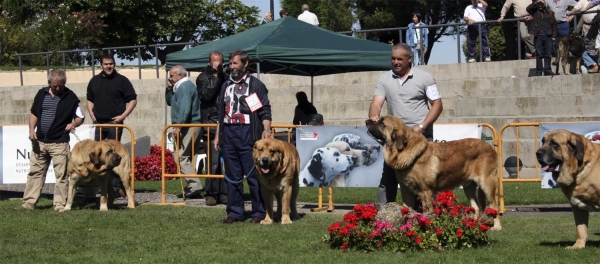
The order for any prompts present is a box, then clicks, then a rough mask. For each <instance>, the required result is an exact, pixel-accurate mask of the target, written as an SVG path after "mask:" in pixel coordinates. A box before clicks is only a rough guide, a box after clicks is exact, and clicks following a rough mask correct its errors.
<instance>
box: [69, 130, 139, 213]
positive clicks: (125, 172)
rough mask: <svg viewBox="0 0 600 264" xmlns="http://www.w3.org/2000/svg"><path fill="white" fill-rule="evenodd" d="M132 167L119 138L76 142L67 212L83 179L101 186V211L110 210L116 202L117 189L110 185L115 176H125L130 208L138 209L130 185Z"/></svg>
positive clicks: (123, 177) (123, 181)
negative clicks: (114, 201) (117, 139)
mask: <svg viewBox="0 0 600 264" xmlns="http://www.w3.org/2000/svg"><path fill="white" fill-rule="evenodd" d="M113 141H114V142H113ZM115 142H116V143H115ZM130 170H131V169H130V160H129V154H128V153H127V149H125V147H124V146H123V145H122V144H121V143H119V142H118V141H115V140H105V141H100V142H97V141H94V140H91V139H85V140H83V141H81V142H79V143H77V144H75V146H74V147H73V150H71V154H70V158H69V163H68V166H67V171H68V173H69V177H70V179H69V191H68V197H67V205H66V206H65V211H68V210H71V208H72V205H73V199H74V197H75V196H74V189H75V187H77V185H78V184H79V183H82V182H85V183H92V184H97V185H99V186H100V211H108V204H109V203H111V204H112V202H113V200H114V196H115V194H114V190H113V189H112V186H110V179H112V177H120V178H121V181H122V184H123V186H122V188H123V187H124V188H125V189H126V190H125V192H126V193H127V196H128V205H127V207H128V208H134V207H135V202H134V200H133V194H132V193H131V190H130V188H129V186H130V185H129V183H130V181H129V180H130V174H129V172H130ZM107 194H108V195H107ZM107 196H108V197H107Z"/></svg>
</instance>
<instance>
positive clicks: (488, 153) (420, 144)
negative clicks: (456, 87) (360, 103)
mask: <svg viewBox="0 0 600 264" xmlns="http://www.w3.org/2000/svg"><path fill="white" fill-rule="evenodd" d="M366 123H367V128H368V134H369V135H370V136H371V137H372V138H374V139H375V140H376V141H377V142H379V144H381V145H382V146H383V158H384V160H385V162H386V164H388V165H389V166H390V167H392V168H393V169H394V170H395V171H396V178H397V180H398V183H400V191H401V194H402V201H403V203H404V205H405V206H407V205H413V204H414V202H415V201H414V199H415V194H418V195H419V197H420V198H421V200H422V202H423V207H424V210H425V211H427V212H431V211H432V210H433V195H434V194H435V193H438V192H442V191H445V190H452V189H454V188H457V187H459V186H461V185H462V186H463V189H464V191H465V194H466V195H467V198H468V199H469V201H470V202H471V206H472V207H473V208H474V209H475V212H476V213H480V212H481V211H483V209H484V208H485V207H486V198H487V200H488V201H489V202H490V207H491V208H493V209H496V210H497V208H498V206H497V203H496V199H495V196H496V186H497V185H498V180H499V179H498V155H497V154H496V151H494V149H493V148H492V147H491V146H490V145H489V144H487V143H485V141H483V140H481V139H475V138H468V139H462V140H453V141H448V142H444V143H436V142H428V141H427V139H426V138H425V137H424V136H423V135H422V134H419V133H417V132H415V131H414V130H413V129H412V128H410V127H408V126H406V124H404V122H403V121H402V120H401V119H400V118H397V117H395V116H384V117H382V118H380V119H379V121H378V122H374V121H372V120H367V121H366ZM477 187H479V189H478V188H477ZM413 209H414V208H413ZM492 229H493V230H500V229H502V226H501V224H500V218H499V216H497V217H496V218H495V219H494V226H493V227H492Z"/></svg>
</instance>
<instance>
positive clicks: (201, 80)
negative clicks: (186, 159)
mask: <svg viewBox="0 0 600 264" xmlns="http://www.w3.org/2000/svg"><path fill="white" fill-rule="evenodd" d="M225 79H226V76H225V73H224V71H223V54H221V52H218V51H213V52H212V53H211V54H210V57H209V59H208V65H207V66H206V68H204V70H203V71H202V73H201V74H200V75H198V77H197V78H196V89H197V90H198V98H199V99H200V123H202V124H217V123H218V121H219V109H218V106H217V100H218V98H219V94H220V93H221V86H223V82H224V81H225ZM215 132H216V129H211V130H210V134H209V136H210V139H211V140H214V138H215ZM203 146H204V151H205V153H208V148H211V149H210V161H209V165H208V166H210V168H211V170H210V172H211V174H222V173H223V172H222V170H221V163H220V162H219V160H220V158H221V153H220V151H219V149H218V148H213V147H212V146H211V145H210V144H203ZM204 183H205V184H204V186H205V187H206V195H205V196H204V199H205V200H206V205H208V206H213V205H216V204H217V203H222V204H227V185H226V184H227V183H226V181H225V180H224V179H215V178H206V180H205V182H204ZM217 199H218V200H217Z"/></svg>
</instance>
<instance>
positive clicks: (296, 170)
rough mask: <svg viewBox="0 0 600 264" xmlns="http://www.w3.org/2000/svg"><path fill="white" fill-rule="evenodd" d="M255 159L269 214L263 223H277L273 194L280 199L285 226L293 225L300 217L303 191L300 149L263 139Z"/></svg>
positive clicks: (280, 211)
mask: <svg viewBox="0 0 600 264" xmlns="http://www.w3.org/2000/svg"><path fill="white" fill-rule="evenodd" d="M252 158H253V159H254V166H255V167H256V173H257V175H258V182H260V192H261V195H262V197H263V200H264V201H265V210H266V211H267V215H266V217H265V219H264V220H262V221H261V222H260V223H261V224H263V225H268V224H271V223H272V222H273V195H275V197H276V198H277V215H281V223H282V224H291V223H292V220H291V219H298V218H300V217H299V216H298V212H297V210H296V198H297V197H298V191H299V189H300V185H299V177H298V175H299V174H300V155H299V154H298V150H296V147H295V146H294V145H292V144H291V143H288V142H284V141H281V140H277V139H272V138H266V139H261V140H259V141H257V142H256V143H255V144H254V149H253V150H252ZM290 212H291V213H290Z"/></svg>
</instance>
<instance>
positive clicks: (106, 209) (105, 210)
mask: <svg viewBox="0 0 600 264" xmlns="http://www.w3.org/2000/svg"><path fill="white" fill-rule="evenodd" d="M100 211H101V212H107V211H108V206H100Z"/></svg>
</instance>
